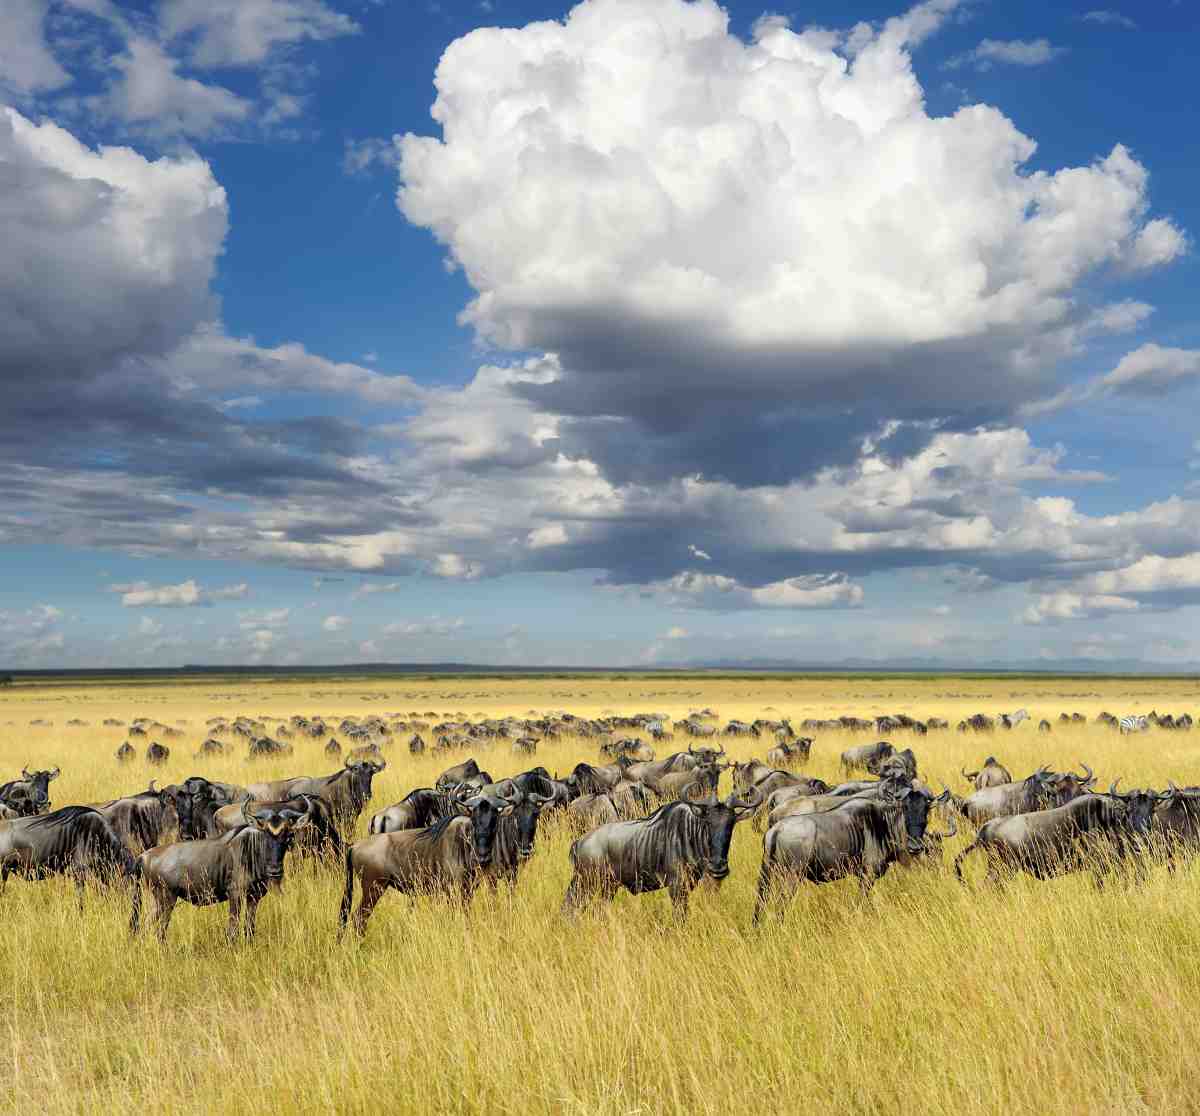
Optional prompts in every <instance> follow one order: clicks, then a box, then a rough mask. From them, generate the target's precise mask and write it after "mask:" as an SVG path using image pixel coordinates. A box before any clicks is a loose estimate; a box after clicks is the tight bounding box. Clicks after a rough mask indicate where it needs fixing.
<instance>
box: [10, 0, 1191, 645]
mask: <svg viewBox="0 0 1200 1116" xmlns="http://www.w3.org/2000/svg"><path fill="white" fill-rule="evenodd" d="M1100 2H1101V0H1096V4H1095V5H1093V4H1091V3H1087V2H1082V3H1078V4H1075V3H1057V4H1050V5H1047V4H1044V3H1041V4H1035V3H1032V2H1025V0H1014V2H1011V3H1004V4H1001V3H998V2H996V0H992V2H990V3H989V2H985V0H927V2H926V3H922V4H919V5H917V6H916V7H912V8H909V9H907V10H905V9H904V8H903V7H899V6H889V5H888V4H883V3H875V2H871V3H856V4H845V3H834V2H832V0H822V2H817V3H811V4H804V5H797V6H795V7H787V8H785V9H782V10H776V9H774V8H764V6H763V5H762V4H761V3H741V2H737V3H728V4H726V5H723V6H718V5H717V4H715V3H712V2H710V0H583V2H581V3H579V4H577V5H575V6H573V7H571V6H570V5H568V4H565V3H557V4H556V3H550V2H547V0H470V2H465V0H464V2H456V0H407V2H403V3H401V2H392V0H139V2H137V3H116V2H113V0H6V2H5V3H4V4H2V5H0V246H2V249H3V250H2V251H0V377H2V378H3V380H2V382H3V388H4V405H3V407H2V408H0V456H2V457H3V461H2V463H0V561H2V562H3V569H4V572H5V574H6V576H5V577H4V578H3V581H2V582H0V667H6V668H13V667H38V666H51V667H60V666H96V667H100V666H110V665H129V666H142V665H156V666H158V665H161V666H172V665H180V664H183V663H221V662H225V663H277V664H288V663H330V662H352V661H395V662H402V661H431V660H443V661H444V660H455V661H472V662H487V663H517V664H527V663H532V664H536V663H560V664H566V665H607V664H612V665H624V664H636V663H639V662H640V663H647V664H662V663H673V662H680V661H686V660H692V659H751V658H771V659H793V660H802V661H809V662H814V661H825V662H836V661H838V660H840V659H843V658H846V657H868V658H880V659H886V658H905V659H908V658H913V657H917V658H935V659H944V660H946V661H947V662H948V663H951V664H961V665H964V666H969V665H971V664H972V663H975V662H982V661H995V660H1028V659H1042V660H1045V661H1046V663H1047V665H1053V663H1054V662H1055V661H1058V660H1062V659H1067V658H1077V657H1084V658H1092V659H1096V660H1101V661H1102V660H1105V659H1141V660H1145V661H1153V662H1163V663H1180V662H1191V661H1200V637H1198V636H1196V635H1194V630H1195V628H1196V619H1197V607H1198V606H1200V493H1198V491H1197V487H1198V486H1200V430H1197V428H1196V423H1195V419H1194V416H1195V415H1196V413H1197V406H1196V404H1197V400H1198V387H1200V322H1198V319H1197V298H1196V291H1197V288H1198V279H1200V268H1198V267H1197V262H1196V251H1195V242H1194V240H1195V236H1196V233H1197V230H1198V229H1200V165H1198V164H1197V156H1196V150H1197V149H1196V144H1195V140H1194V136H1195V121H1196V120H1197V119H1198V118H1200V104H1198V98H1197V95H1196V82H1195V73H1194V70H1195V57H1196V54H1197V50H1198V48H1200V14H1197V10H1196V8H1195V6H1194V5H1191V4H1180V3H1177V2H1175V3H1172V2H1170V0H1162V2H1156V3H1143V4H1138V5H1132V4H1119V5H1115V6H1108V5H1107V3H1105V4H1104V6H1100Z"/></svg>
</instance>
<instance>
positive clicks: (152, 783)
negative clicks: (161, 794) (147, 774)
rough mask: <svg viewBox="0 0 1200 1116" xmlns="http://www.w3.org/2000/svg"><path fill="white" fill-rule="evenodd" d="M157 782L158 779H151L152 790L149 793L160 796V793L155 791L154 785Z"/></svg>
mask: <svg viewBox="0 0 1200 1116" xmlns="http://www.w3.org/2000/svg"><path fill="white" fill-rule="evenodd" d="M157 781H158V780H157V779H151V780H150V790H149V792H148V793H149V794H158V791H157V790H156V789H155V787H154V784H155V783H156V782H157Z"/></svg>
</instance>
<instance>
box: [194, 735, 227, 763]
mask: <svg viewBox="0 0 1200 1116" xmlns="http://www.w3.org/2000/svg"><path fill="white" fill-rule="evenodd" d="M224 753H225V741H223V740H218V739H217V738H216V737H215V736H210V737H209V738H208V739H207V740H205V741H204V743H203V744H201V745H200V750H199V751H198V752H197V753H196V758H197V759H198V758H199V757H201V756H220V755H224Z"/></svg>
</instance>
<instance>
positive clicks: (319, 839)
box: [209, 794, 346, 860]
mask: <svg viewBox="0 0 1200 1116" xmlns="http://www.w3.org/2000/svg"><path fill="white" fill-rule="evenodd" d="M243 805H244V804H243V803H236V804H232V805H228V806H221V807H220V808H219V809H217V810H216V811H215V812H214V813H213V818H212V823H211V825H210V827H209V828H210V832H211V833H212V835H213V836H214V837H223V836H225V834H227V833H232V832H234V831H235V830H238V829H241V828H242V827H243V826H245V825H246V824H248V823H247V822H246V816H245V812H244V811H243V810H242V806H243ZM250 806H251V807H252V808H253V809H255V810H258V811H266V810H292V811H295V812H297V813H301V814H305V815H306V816H307V817H308V822H307V824H306V825H305V826H304V828H303V829H300V830H298V831H297V832H296V838H295V844H294V846H293V847H294V848H295V850H296V852H297V853H298V854H300V855H306V856H331V857H336V858H337V859H338V860H340V859H341V857H342V854H343V853H344V852H345V850H346V841H345V838H344V837H343V836H342V834H341V832H340V831H339V830H338V826H337V823H336V821H335V820H334V814H333V809H332V807H331V806H330V805H329V803H328V802H326V801H325V799H323V798H320V797H319V796H317V795H315V794H297V795H295V796H293V797H292V798H288V799H284V800H282V801H279V802H260V801H258V800H254V801H251V802H250Z"/></svg>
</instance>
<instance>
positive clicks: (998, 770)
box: [960, 756, 1013, 791]
mask: <svg viewBox="0 0 1200 1116" xmlns="http://www.w3.org/2000/svg"><path fill="white" fill-rule="evenodd" d="M960 770H961V771H962V777H963V778H964V779H966V781H967V782H968V783H970V784H971V785H972V786H973V787H974V788H975V789H976V790H977V791H980V790H987V788H988V787H1002V786H1004V784H1005V783H1011V782H1012V781H1013V777H1012V775H1011V774H1010V773H1009V770H1008V768H1007V767H1005V766H1004V764H1002V763H1001V762H1000V761H999V760H998V759H996V757H995V756H988V758H987V759H985V760H984V761H983V766H982V767H980V768H979V769H978V770H977V771H967V770H966V769H965V768H960Z"/></svg>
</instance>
